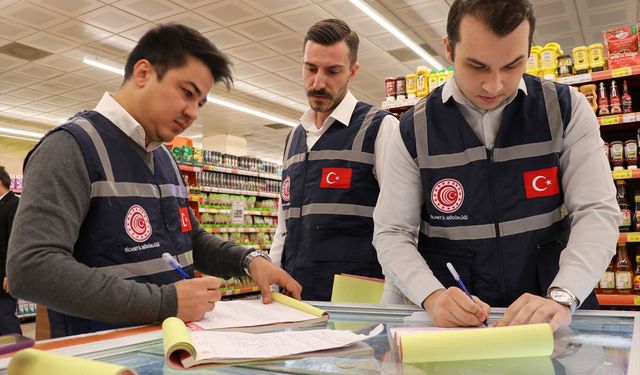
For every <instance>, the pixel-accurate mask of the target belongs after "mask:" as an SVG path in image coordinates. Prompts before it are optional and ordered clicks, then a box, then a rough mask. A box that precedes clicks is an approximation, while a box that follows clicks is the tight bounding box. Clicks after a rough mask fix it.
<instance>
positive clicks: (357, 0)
mask: <svg viewBox="0 0 640 375" xmlns="http://www.w3.org/2000/svg"><path fill="white" fill-rule="evenodd" d="M351 2H352V3H353V5H355V6H357V7H358V8H359V9H360V10H361V11H363V12H364V13H365V14H366V15H367V16H369V17H371V19H373V20H374V21H376V22H377V23H378V24H379V25H380V26H382V27H384V28H385V29H387V31H388V32H390V33H391V34H393V36H395V37H396V38H398V39H400V41H401V42H402V43H404V44H405V45H406V46H407V47H409V48H410V49H411V50H412V51H413V52H415V53H416V54H417V55H418V56H420V58H422V59H423V60H424V61H426V62H427V63H428V64H429V65H431V67H432V68H435V69H437V70H442V69H444V66H442V64H440V63H439V62H438V60H436V59H435V58H434V57H433V56H431V55H430V54H429V53H428V52H427V51H425V50H424V49H423V48H422V47H420V46H419V45H418V44H417V43H416V42H414V41H413V40H411V38H409V37H408V36H407V35H406V34H405V33H403V32H402V31H400V29H398V28H397V27H396V26H395V25H394V24H392V23H391V22H389V20H387V19H386V18H384V17H383V16H382V15H381V14H380V13H378V12H376V11H375V10H374V9H373V8H371V7H370V6H369V5H367V4H366V3H365V2H364V1H363V0H351Z"/></svg>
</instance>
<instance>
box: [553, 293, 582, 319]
mask: <svg viewBox="0 0 640 375" xmlns="http://www.w3.org/2000/svg"><path fill="white" fill-rule="evenodd" d="M547 298H549V299H552V300H554V301H556V302H558V303H559V304H561V305H564V306H567V307H568V308H569V310H570V311H571V313H572V314H573V312H574V311H576V308H577V307H578V297H576V295H575V294H573V293H571V291H569V290H567V289H564V288H550V289H549V291H548V292H547Z"/></svg>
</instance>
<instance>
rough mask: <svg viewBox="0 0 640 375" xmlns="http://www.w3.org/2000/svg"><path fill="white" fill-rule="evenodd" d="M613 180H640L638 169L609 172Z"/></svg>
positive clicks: (639, 170)
mask: <svg viewBox="0 0 640 375" xmlns="http://www.w3.org/2000/svg"><path fill="white" fill-rule="evenodd" d="M611 175H612V176H613V179H614V180H629V179H633V178H640V169H623V170H619V171H613V172H611Z"/></svg>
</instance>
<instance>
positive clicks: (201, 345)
mask: <svg viewBox="0 0 640 375" xmlns="http://www.w3.org/2000/svg"><path fill="white" fill-rule="evenodd" d="M383 328H384V327H383V326H382V325H379V326H378V327H376V328H375V329H374V330H372V331H371V333H369V335H358V334H355V333H353V332H351V331H338V330H331V329H317V330H309V331H283V332H271V333H241V332H211V331H195V332H191V340H192V342H193V345H194V347H195V349H196V352H197V353H198V354H197V358H196V361H207V360H211V361H214V360H215V359H220V360H223V361H224V360H243V359H247V360H248V359H265V358H278V357H286V356H290V355H294V354H299V353H307V352H314V351H318V350H326V349H334V348H341V347H344V346H347V345H350V344H353V343H355V342H358V341H363V340H366V339H368V338H370V337H373V336H376V335H378V334H379V333H380V332H382V329H383Z"/></svg>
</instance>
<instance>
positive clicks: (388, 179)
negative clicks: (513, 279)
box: [373, 79, 620, 306]
mask: <svg viewBox="0 0 640 375" xmlns="http://www.w3.org/2000/svg"><path fill="white" fill-rule="evenodd" d="M519 90H522V91H524V93H525V94H526V87H525V86H524V80H522V79H521V81H520V86H519ZM570 92H571V121H570V122H569V124H568V126H567V128H566V130H565V132H564V136H565V137H564V140H563V146H562V151H561V156H560V171H561V178H562V188H563V193H564V203H565V206H566V208H567V210H568V212H569V219H570V220H571V235H570V237H569V242H568V245H567V247H566V248H565V250H564V251H563V252H562V254H561V256H560V271H559V272H558V274H557V275H556V277H555V279H554V280H553V282H552V283H551V285H552V286H556V287H561V288H566V289H568V290H570V291H572V292H573V293H574V294H575V295H576V296H577V297H578V298H579V300H580V301H584V299H585V298H586V297H587V296H588V295H589V293H590V292H591V291H592V290H593V286H594V285H595V284H596V282H597V281H598V280H599V279H600V277H601V275H602V274H603V272H604V270H605V269H606V267H607V265H608V264H609V261H610V260H611V258H612V257H613V255H615V244H616V241H617V238H618V220H619V217H620V212H619V207H618V205H617V202H616V199H615V187H614V184H613V179H612V176H611V170H610V168H609V163H608V161H607V159H606V157H605V155H604V152H603V151H602V148H603V141H602V139H601V138H600V133H599V126H598V122H597V119H596V117H595V115H594V113H593V109H592V108H591V106H590V105H589V103H588V102H587V100H586V99H585V97H584V96H583V95H582V94H580V93H579V92H578V91H577V90H576V89H575V88H573V87H571V88H570ZM442 93H443V95H442V100H443V101H446V100H449V99H450V98H451V97H453V100H455V103H456V105H457V107H458V108H459V109H460V112H461V113H462V115H463V116H464V118H465V119H466V121H467V122H468V123H469V125H471V128H472V129H473V131H474V132H475V134H476V135H477V136H478V138H479V139H480V140H482V141H483V143H484V145H485V147H487V148H493V146H494V142H495V138H496V134H497V132H498V128H499V126H500V122H501V120H502V114H503V110H504V107H505V106H506V103H505V105H501V106H499V107H498V108H496V109H493V110H489V111H485V110H481V109H478V108H476V107H475V106H473V105H472V104H471V103H470V102H469V101H468V100H467V99H466V98H465V97H464V95H463V94H462V92H461V91H460V89H459V88H458V86H457V84H456V82H455V80H454V79H452V80H449V81H447V83H445V86H444V87H443V91H442ZM514 97H515V93H514V95H513V96H512V97H510V98H509V99H508V102H510V101H512V100H513V98H514ZM507 126H517V124H507ZM382 169H383V170H384V175H385V180H384V181H383V182H382V184H381V191H380V196H379V197H378V204H377V206H376V209H375V211H374V222H375V231H374V239H373V243H374V245H375V247H376V249H377V251H378V260H379V261H380V264H381V265H382V270H383V273H384V274H385V277H386V280H387V282H386V283H385V294H384V296H383V299H382V301H381V302H383V303H398V302H400V301H402V300H403V298H402V296H399V295H397V294H396V293H395V292H397V289H396V287H397V288H399V290H400V291H402V293H404V294H405V295H406V296H407V297H408V298H409V299H410V300H411V301H413V302H414V303H415V304H416V305H418V306H422V302H423V301H424V299H425V298H426V297H428V296H429V295H430V294H431V293H433V292H434V291H436V290H437V289H441V288H443V285H442V284H441V283H440V282H439V281H438V279H437V278H436V277H435V276H434V275H433V273H432V272H431V270H430V269H429V267H428V266H427V264H426V262H425V260H424V259H423V258H422V256H421V255H420V253H418V251H417V240H416V238H417V237H416V236H417V231H418V228H419V225H420V221H421V218H420V212H421V209H422V205H423V202H424V196H423V192H422V183H421V179H420V169H419V168H418V165H417V164H416V162H415V161H414V160H413V159H412V158H411V156H410V155H409V152H408V151H407V148H406V147H405V145H404V142H403V141H402V137H401V136H400V131H399V129H398V130H394V131H393V134H392V138H391V139H390V140H389V145H388V147H387V157H386V158H385V163H384V164H383V165H382Z"/></svg>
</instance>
